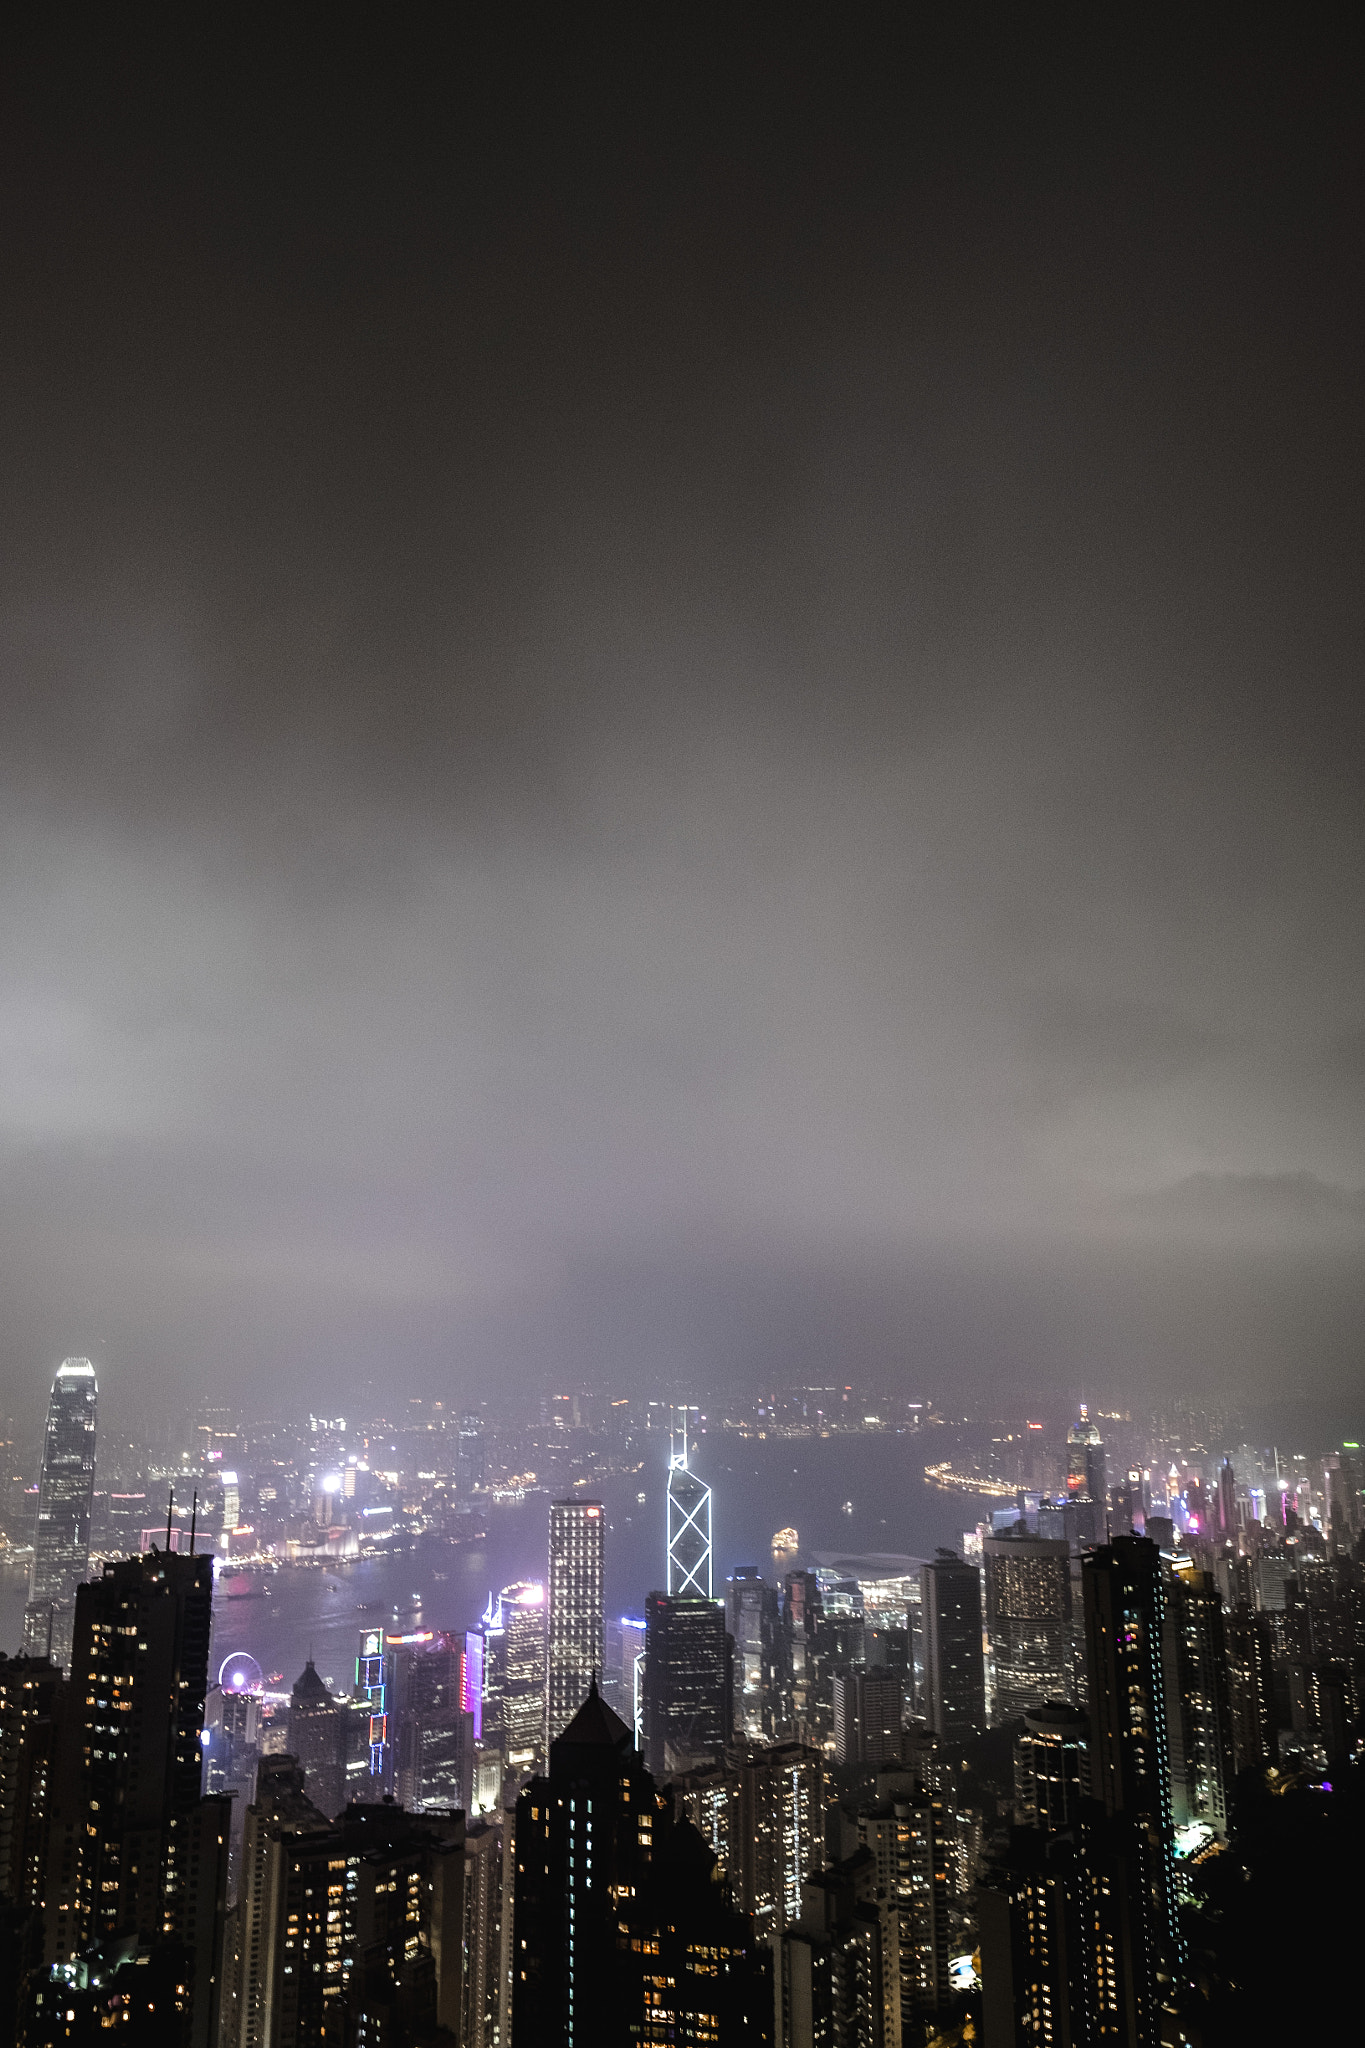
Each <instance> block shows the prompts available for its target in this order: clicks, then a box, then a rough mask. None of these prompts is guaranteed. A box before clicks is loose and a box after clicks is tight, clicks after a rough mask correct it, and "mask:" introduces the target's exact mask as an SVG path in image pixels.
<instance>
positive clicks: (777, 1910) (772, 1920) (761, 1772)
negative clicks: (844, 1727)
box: [730, 1742, 825, 1941]
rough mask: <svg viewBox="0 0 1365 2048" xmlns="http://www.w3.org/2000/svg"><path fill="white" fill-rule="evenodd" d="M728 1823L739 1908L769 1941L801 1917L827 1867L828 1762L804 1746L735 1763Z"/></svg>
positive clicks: (749, 1753) (783, 1746) (790, 1745)
mask: <svg viewBox="0 0 1365 2048" xmlns="http://www.w3.org/2000/svg"><path fill="white" fill-rule="evenodd" d="M735 1770H736V1775H737V1779H738V1786H737V1791H736V1796H735V1804H734V1807H733V1809H732V1813H731V1821H730V1848H731V1859H730V1882H731V1884H732V1885H733V1887H734V1893H735V1903H736V1905H737V1906H738V1907H739V1909H740V1911H741V1912H743V1913H749V1914H751V1915H752V1916H753V1922H754V1931H755V1933H756V1934H757V1935H758V1937H759V1939H760V1940H762V1941H770V1940H771V1939H772V1937H773V1936H774V1935H776V1934H780V1933H781V1931H782V1929H783V1928H784V1927H787V1926H790V1924H791V1922H792V1921H793V1920H795V1919H796V1917H797V1915H798V1914H799V1913H800V1911H801V1886H802V1884H803V1883H804V1881H805V1878H806V1875H807V1873H808V1872H809V1871H812V1870H820V1869H822V1868H823V1867H824V1862H825V1759H824V1754H823V1752H822V1751H821V1750H818V1749H814V1748H810V1747H808V1746H807V1745H806V1744H805V1743H801V1742H780V1743H777V1744H776V1745H775V1746H774V1747H772V1748H770V1749H760V1748H758V1747H754V1748H752V1749H749V1750H746V1751H745V1753H744V1754H743V1755H742V1756H740V1757H738V1758H736V1760H735Z"/></svg>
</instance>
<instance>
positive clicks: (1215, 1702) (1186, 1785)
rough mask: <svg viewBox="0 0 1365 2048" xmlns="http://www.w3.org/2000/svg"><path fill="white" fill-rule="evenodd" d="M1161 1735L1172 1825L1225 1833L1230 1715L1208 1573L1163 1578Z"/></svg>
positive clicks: (1215, 1597) (1219, 1623)
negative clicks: (1166, 1748)
mask: <svg viewBox="0 0 1365 2048" xmlns="http://www.w3.org/2000/svg"><path fill="white" fill-rule="evenodd" d="M1163 1652H1164V1663H1165V1671H1166V1732H1167V1740H1168V1743H1169V1748H1170V1760H1171V1820H1172V1824H1173V1825H1174V1826H1175V1827H1177V1828H1182V1827H1188V1826H1190V1825H1191V1824H1202V1825H1203V1826H1205V1827H1208V1828H1211V1829H1212V1831H1213V1833H1214V1834H1215V1835H1217V1836H1218V1837H1219V1838H1220V1839H1222V1838H1223V1837H1225V1836H1226V1834H1227V1831H1228V1807H1229V1803H1230V1801H1229V1793H1230V1781H1231V1778H1232V1713H1231V1707H1230V1703H1229V1698H1228V1656H1227V1644H1226V1641H1225V1639H1224V1630H1223V1602H1222V1600H1221V1599H1220V1597H1219V1593H1218V1585H1217V1581H1216V1580H1215V1579H1214V1576H1213V1573H1212V1572H1200V1571H1195V1570H1194V1569H1193V1568H1188V1569H1187V1568H1183V1567H1182V1568H1180V1569H1175V1570H1172V1569H1170V1568H1168V1569H1167V1571H1166V1630H1165V1637H1164V1642H1163Z"/></svg>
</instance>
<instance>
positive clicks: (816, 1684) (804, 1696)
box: [781, 1571, 824, 1733]
mask: <svg viewBox="0 0 1365 2048" xmlns="http://www.w3.org/2000/svg"><path fill="white" fill-rule="evenodd" d="M783 1593H784V1596H785V1597H784V1599H783V1603H782V1636H781V1644H782V1674H781V1690H782V1696H783V1699H782V1715H781V1719H782V1722H783V1725H784V1726H785V1727H787V1728H790V1729H792V1730H794V1731H796V1732H798V1733H799V1732H801V1731H803V1730H804V1729H806V1728H808V1727H810V1728H813V1727H814V1726H815V1723H816V1719H817V1714H818V1708H819V1704H820V1675H821V1674H820V1652H819V1643H820V1634H821V1624H822V1622H823V1620H824V1603H823V1601H822V1599H821V1597H820V1581H819V1579H818V1578H817V1577H816V1575H815V1573H814V1572H801V1571H797V1572H788V1573H787V1576H786V1578H785V1580H784V1581H783Z"/></svg>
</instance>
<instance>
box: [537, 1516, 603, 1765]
mask: <svg viewBox="0 0 1365 2048" xmlns="http://www.w3.org/2000/svg"><path fill="white" fill-rule="evenodd" d="M606 1528H607V1518H606V1513H605V1510H604V1509H603V1506H602V1503H601V1501H600V1500H557V1501H553V1502H551V1504H550V1589H549V1590H550V1602H549V1609H548V1627H547V1638H548V1648H547V1671H546V1686H545V1742H546V1746H547V1748H548V1746H549V1744H550V1743H551V1742H553V1741H554V1739H555V1737H556V1736H557V1735H559V1734H560V1732H561V1731H562V1730H563V1729H565V1728H567V1727H568V1725H569V1723H570V1721H571V1720H572V1719H573V1717H574V1715H575V1714H576V1713H577V1712H578V1709H579V1708H580V1707H581V1706H582V1704H583V1702H584V1700H585V1699H586V1698H587V1696H588V1688H589V1686H590V1685H592V1684H593V1683H594V1681H595V1679H596V1677H597V1675H598V1673H599V1672H600V1671H601V1669H602V1651H603V1647H604V1643H603V1629H602V1618H603V1606H602V1586H603V1570H604V1564H605V1550H606Z"/></svg>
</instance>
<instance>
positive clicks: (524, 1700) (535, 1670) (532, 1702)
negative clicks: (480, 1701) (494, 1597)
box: [498, 1580, 545, 1771]
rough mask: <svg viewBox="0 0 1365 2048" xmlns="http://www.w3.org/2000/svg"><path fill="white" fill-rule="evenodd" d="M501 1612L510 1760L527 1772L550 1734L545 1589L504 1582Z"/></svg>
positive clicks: (526, 1582)
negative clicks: (546, 1673)
mask: <svg viewBox="0 0 1365 2048" xmlns="http://www.w3.org/2000/svg"><path fill="white" fill-rule="evenodd" d="M498 1612H499V1616H500V1619H501V1622H502V1658H503V1683H502V1718H503V1740H504V1742H505V1744H506V1749H507V1761H508V1763H509V1764H510V1765H511V1767H512V1769H513V1770H518V1771H527V1770H531V1769H533V1768H534V1767H535V1765H536V1764H537V1762H538V1761H539V1759H540V1757H541V1753H542V1752H541V1744H542V1742H543V1741H544V1739H545V1588H544V1586H542V1585H540V1584H539V1583H538V1582H536V1581H531V1580H522V1581H520V1582H519V1583H518V1584H516V1585H514V1586H504V1587H503V1589H502V1593H501V1595H500V1596H499V1601H498Z"/></svg>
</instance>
